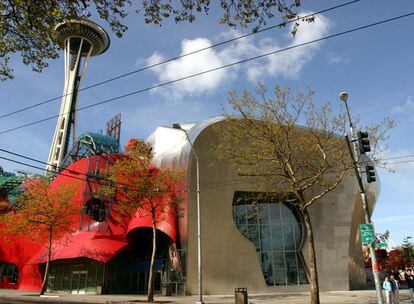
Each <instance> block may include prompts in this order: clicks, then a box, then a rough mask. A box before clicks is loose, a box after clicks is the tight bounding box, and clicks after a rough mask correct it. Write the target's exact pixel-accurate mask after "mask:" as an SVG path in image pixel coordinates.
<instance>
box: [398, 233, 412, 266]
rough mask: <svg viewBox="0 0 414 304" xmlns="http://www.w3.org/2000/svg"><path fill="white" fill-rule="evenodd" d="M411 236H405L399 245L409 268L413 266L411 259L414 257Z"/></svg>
mask: <svg viewBox="0 0 414 304" xmlns="http://www.w3.org/2000/svg"><path fill="white" fill-rule="evenodd" d="M411 239H412V237H411V236H406V237H405V238H404V240H403V242H402V244H401V247H402V249H403V251H404V253H405V257H406V259H407V260H408V261H409V264H410V265H409V267H411V266H412V264H413V257H414V246H413V243H411Z"/></svg>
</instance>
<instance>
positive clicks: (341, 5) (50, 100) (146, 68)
mask: <svg viewBox="0 0 414 304" xmlns="http://www.w3.org/2000/svg"><path fill="white" fill-rule="evenodd" d="M359 1H361V0H353V1H349V2H346V3H342V4H339V5H336V6H332V7H329V8H326V9H323V10H321V11H318V12H315V13H312V14H308V15H305V16H302V17H299V16H298V17H297V18H295V19H293V20H288V21H284V22H281V23H278V24H276V25H273V26H269V27H266V28H263V29H260V30H258V31H255V32H252V33H247V34H244V35H241V36H237V37H234V38H232V39H228V40H225V41H222V42H219V43H215V44H212V45H211V46H208V47H204V48H201V49H198V50H195V51H192V52H189V53H185V54H182V55H180V56H176V57H173V58H170V59H166V60H163V61H160V62H158V63H155V64H151V65H147V66H145V67H143V68H139V69H136V70H133V71H131V72H128V73H125V74H121V75H118V76H115V77H112V78H109V79H107V80H104V81H101V82H97V83H94V84H91V85H89V86H86V87H84V88H82V89H79V90H78V92H81V91H86V90H89V89H92V88H94V87H97V86H100V85H103V84H106V83H109V82H112V81H115V80H118V79H121V78H124V77H127V76H130V75H133V74H136V73H139V72H142V71H146V70H149V69H152V68H155V67H157V66H160V65H163V64H166V63H169V62H172V61H176V60H178V59H181V58H184V57H187V56H190V55H194V54H196V53H200V52H203V51H206V50H209V49H212V48H215V47H218V46H221V45H225V44H227V43H231V42H234V41H237V40H239V39H243V38H246V37H249V36H252V35H256V34H259V33H263V32H266V31H269V30H271V29H274V28H280V27H282V26H285V25H287V24H290V23H293V22H297V21H299V20H305V19H307V18H310V17H312V16H316V15H319V14H322V13H326V12H329V11H332V10H335V9H338V8H341V7H345V6H347V5H350V4H354V3H356V2H359ZM71 94H72V93H68V94H63V95H60V96H57V97H54V98H51V99H47V100H45V101H42V102H39V103H36V104H33V105H30V106H27V107H24V108H21V109H19V110H15V111H13V112H9V113H7V114H3V115H0V119H1V118H5V117H9V116H12V115H14V114H18V113H21V112H23V111H26V110H30V109H33V108H35V107H38V106H41V105H44V104H47V103H49V102H52V101H55V100H58V99H61V98H62V97H65V96H68V95H71Z"/></svg>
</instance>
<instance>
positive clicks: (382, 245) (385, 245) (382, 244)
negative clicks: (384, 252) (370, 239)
mask: <svg viewBox="0 0 414 304" xmlns="http://www.w3.org/2000/svg"><path fill="white" fill-rule="evenodd" d="M372 246H373V247H377V248H386V247H387V246H388V244H387V243H373V244H372Z"/></svg>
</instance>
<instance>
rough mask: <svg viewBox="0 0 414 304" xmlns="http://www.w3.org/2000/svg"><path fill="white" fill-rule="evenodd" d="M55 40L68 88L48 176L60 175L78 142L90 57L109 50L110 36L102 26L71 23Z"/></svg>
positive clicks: (60, 27)
mask: <svg viewBox="0 0 414 304" xmlns="http://www.w3.org/2000/svg"><path fill="white" fill-rule="evenodd" d="M53 34H54V40H55V41H56V43H57V44H58V45H59V46H60V47H61V48H62V49H63V51H64V61H65V84H64V89H63V94H62V102H61V105H60V111H59V116H58V119H57V122H56V128H55V133H54V136H53V140H52V144H51V147H50V152H49V158H48V162H47V163H48V165H47V166H46V175H48V176H51V175H54V172H56V171H59V169H60V166H61V164H62V160H63V159H64V157H65V156H66V153H67V151H68V148H69V142H70V135H71V134H72V143H73V142H75V140H76V123H77V118H76V109H77V98H78V91H79V85H80V82H81V79H82V76H83V74H84V73H85V69H86V66H87V63H88V59H89V57H90V56H97V55H100V54H102V53H103V52H105V51H106V50H107V49H108V47H109V43H110V42H109V37H108V34H107V33H106V32H105V30H104V29H102V28H101V27H100V26H99V25H97V24H96V23H94V22H91V21H88V20H70V21H65V22H63V23H60V24H58V25H57V26H56V27H55V29H54V33H53Z"/></svg>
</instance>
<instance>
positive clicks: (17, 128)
mask: <svg viewBox="0 0 414 304" xmlns="http://www.w3.org/2000/svg"><path fill="white" fill-rule="evenodd" d="M413 15H414V12H410V13H407V14H404V15H399V16H396V17H393V18H389V19H385V20H382V21H378V22H374V23H370V24H367V25H363V26H359V27H356V28H352V29H349V30H346V31H342V32H339V33H336V34H332V35H328V36H325V37H322V38H318V39H314V40H310V41H307V42H303V43H299V44H295V45H292V46H289V47H286V48H283V49H278V50H274V51H271V52H268V53H264V54H261V55H257V56H254V57H250V58H246V59H243V60H240V61H236V62H233V63H229V64H226V65H222V66H219V67H215V68H212V69H208V70H205V71H202V72H198V73H195V74H192V75H188V76H184V77H181V78H176V79H174V80H170V81H166V82H162V83H159V84H156V85H153V86H150V87H147V88H144V89H140V90H136V91H133V92H129V93H126V94H123V95H120V96H117V97H113V98H109V99H105V100H103V101H100V102H96V103H93V104H90V105H87V106H84V107H80V108H78V109H76V112H78V111H83V110H86V109H90V108H93V107H96V106H100V105H103V104H106V103H109V102H113V101H116V100H120V99H124V98H126V97H130V96H133V95H136V94H140V93H144V92H147V91H151V90H154V89H157V88H160V87H164V86H167V85H170V84H173V83H176V82H180V81H183V80H187V79H191V78H194V77H197V76H200V75H204V74H207V73H211V72H214V71H219V70H223V69H226V68H229V67H232V66H236V65H239V64H242V63H246V62H250V61H253V60H257V59H261V58H264V57H267V56H270V55H274V54H279V53H282V52H286V51H289V50H292V49H296V48H299V47H303V46H306V45H310V44H313V43H316V42H320V41H324V40H327V39H330V38H334V37H338V36H342V35H345V34H349V33H353V32H357V31H360V30H363V29H367V28H371V27H374V26H378V25H381V24H385V23H388V22H392V21H395V20H399V19H403V18H407V17H410V16H413ZM66 114H68V113H63V114H60V115H59V114H58V115H53V116H49V117H46V118H43V119H40V120H36V121H33V122H30V123H27V124H23V125H20V126H18V127H14V128H11V129H8V130H5V131H2V132H0V135H1V134H5V133H9V132H12V131H15V130H19V129H22V128H25V127H28V126H32V125H35V124H39V123H42V122H45V121H48V120H51V119H54V118H57V117H59V116H63V115H66Z"/></svg>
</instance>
